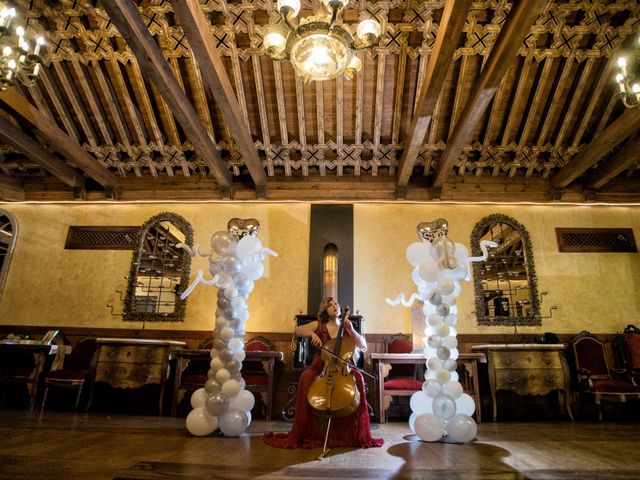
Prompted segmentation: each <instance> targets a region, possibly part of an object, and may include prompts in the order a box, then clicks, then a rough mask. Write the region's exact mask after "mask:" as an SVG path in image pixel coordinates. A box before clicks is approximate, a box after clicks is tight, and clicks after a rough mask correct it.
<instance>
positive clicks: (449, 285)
mask: <svg viewBox="0 0 640 480" xmlns="http://www.w3.org/2000/svg"><path fill="white" fill-rule="evenodd" d="M437 288H438V291H439V292H440V294H441V295H451V293H452V292H453V289H454V285H453V282H452V281H451V280H449V279H442V280H440V281H438V287H437Z"/></svg>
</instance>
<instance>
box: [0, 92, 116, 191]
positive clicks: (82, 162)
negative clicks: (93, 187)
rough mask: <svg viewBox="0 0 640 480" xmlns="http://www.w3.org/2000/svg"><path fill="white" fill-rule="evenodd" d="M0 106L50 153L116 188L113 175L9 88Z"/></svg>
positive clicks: (1, 99) (104, 185)
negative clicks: (45, 144) (33, 132)
mask: <svg viewBox="0 0 640 480" xmlns="http://www.w3.org/2000/svg"><path fill="white" fill-rule="evenodd" d="M0 106H2V107H4V108H5V109H6V110H9V111H10V113H11V114H12V115H13V116H16V117H19V118H21V119H22V120H23V121H25V122H26V123H27V124H28V125H30V126H32V127H33V128H35V129H37V130H39V133H40V135H42V137H43V138H44V139H45V140H46V141H47V142H48V143H49V145H50V146H51V148H52V149H53V150H56V151H57V152H59V153H61V154H62V155H63V156H64V157H65V158H67V159H69V161H71V162H73V163H74V164H76V165H77V166H78V167H80V168H81V169H82V170H84V171H85V173H86V174H87V175H88V176H90V177H92V178H93V179H94V180H95V181H96V182H98V183H99V184H100V185H102V186H103V187H105V188H109V189H111V190H114V191H115V190H117V189H118V178H117V177H116V176H115V175H114V174H113V173H111V172H110V171H108V170H107V169H106V168H104V167H103V166H102V165H101V164H100V162H99V161H98V160H97V159H96V158H94V157H92V156H91V155H89V154H88V153H87V152H86V151H85V150H84V149H83V148H82V147H81V146H80V145H78V143H77V142H76V141H75V140H73V139H72V138H71V137H69V135H67V134H66V133H64V132H63V131H62V130H60V128H58V126H57V125H56V124H55V123H54V122H53V121H51V120H50V119H48V118H47V117H45V116H44V115H43V114H42V113H40V112H39V111H38V110H37V109H36V108H35V107H34V106H32V105H31V104H30V103H29V102H28V101H27V100H26V99H25V98H24V97H22V96H20V95H17V94H16V93H15V92H13V91H11V90H10V89H9V90H6V91H4V92H0Z"/></svg>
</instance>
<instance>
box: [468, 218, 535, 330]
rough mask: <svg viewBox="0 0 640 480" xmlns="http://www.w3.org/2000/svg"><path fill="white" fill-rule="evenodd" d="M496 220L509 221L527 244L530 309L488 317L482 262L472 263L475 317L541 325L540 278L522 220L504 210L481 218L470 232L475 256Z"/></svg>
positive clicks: (499, 323)
mask: <svg viewBox="0 0 640 480" xmlns="http://www.w3.org/2000/svg"><path fill="white" fill-rule="evenodd" d="M495 223H506V224H508V225H510V226H512V227H513V228H514V229H515V230H516V231H517V232H518V234H519V235H520V238H521V239H522V245H523V247H524V257H525V259H524V261H525V265H526V268H527V276H528V278H529V285H530V296H531V309H530V313H529V315H527V316H518V315H511V316H509V317H488V316H487V315H485V313H484V307H485V305H484V289H483V288H482V263H481V262H475V263H474V264H473V286H474V291H475V297H476V298H475V300H476V302H475V303H476V318H477V321H478V325H480V326H527V327H529V326H539V325H542V319H541V317H540V297H539V295H538V277H537V275H536V269H535V266H534V262H533V245H532V243H531V238H530V237H529V232H528V231H527V229H526V228H525V227H524V225H522V224H521V223H520V222H518V221H517V220H515V219H514V218H511V217H509V216H507V215H503V214H501V213H496V214H493V215H489V216H487V217H484V218H483V219H481V220H480V221H479V222H478V223H476V225H475V226H474V227H473V231H472V232H471V251H472V253H473V255H474V256H480V255H482V251H481V250H480V239H481V238H482V234H483V232H484V231H485V230H486V228H487V227H489V226H490V225H493V224H495Z"/></svg>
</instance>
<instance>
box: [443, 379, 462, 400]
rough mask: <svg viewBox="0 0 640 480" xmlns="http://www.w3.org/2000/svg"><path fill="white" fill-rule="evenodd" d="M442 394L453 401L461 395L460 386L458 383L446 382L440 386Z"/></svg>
mask: <svg viewBox="0 0 640 480" xmlns="http://www.w3.org/2000/svg"><path fill="white" fill-rule="evenodd" d="M442 392H443V393H445V394H447V395H449V396H450V397H451V398H453V399H454V400H455V399H456V398H458V397H460V395H462V385H460V382H447V383H445V384H444V385H443V386H442Z"/></svg>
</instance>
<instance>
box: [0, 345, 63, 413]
mask: <svg viewBox="0 0 640 480" xmlns="http://www.w3.org/2000/svg"><path fill="white" fill-rule="evenodd" d="M32 342H33V343H32ZM57 351H58V346H57V345H55V344H53V345H45V344H38V343H37V341H30V342H29V343H18V342H7V341H2V342H0V363H1V365H0V383H5V384H8V383H12V384H20V383H23V384H25V385H26V386H27V391H28V392H29V408H30V409H31V410H33V409H34V407H35V405H36V400H37V396H38V390H39V388H40V386H42V383H43V382H44V377H45V376H46V375H47V373H48V372H49V369H50V368H51V364H52V363H53V359H54V356H55V353H56V352H57ZM30 356H33V365H32V366H31V367H29V366H25V368H24V369H21V368H19V367H18V368H17V367H16V360H17V359H18V357H23V358H25V359H26V357H30Z"/></svg>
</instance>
